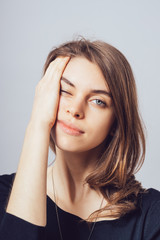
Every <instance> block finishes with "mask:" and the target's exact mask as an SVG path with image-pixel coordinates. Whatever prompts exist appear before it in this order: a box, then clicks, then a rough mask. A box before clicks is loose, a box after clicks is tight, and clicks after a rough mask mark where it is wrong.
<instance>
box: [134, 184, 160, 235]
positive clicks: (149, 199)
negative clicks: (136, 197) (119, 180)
mask: <svg viewBox="0 0 160 240" xmlns="http://www.w3.org/2000/svg"><path fill="white" fill-rule="evenodd" d="M139 203H140V204H139V207H140V209H141V213H142V219H143V223H144V224H143V227H144V239H159V238H160V191H158V190H156V189H153V188H150V189H147V191H146V192H145V193H143V194H141V195H140V201H139ZM156 237H157V238H156Z"/></svg>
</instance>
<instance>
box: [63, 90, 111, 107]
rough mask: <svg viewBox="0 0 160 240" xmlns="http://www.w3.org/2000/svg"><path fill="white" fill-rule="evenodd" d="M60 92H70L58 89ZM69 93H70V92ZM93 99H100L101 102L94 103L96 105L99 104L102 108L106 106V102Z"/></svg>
mask: <svg viewBox="0 0 160 240" xmlns="http://www.w3.org/2000/svg"><path fill="white" fill-rule="evenodd" d="M62 92H64V93H66V94H70V93H69V92H67V91H64V90H60V93H62ZM70 95H71V94H70ZM93 101H100V102H101V104H96V105H98V106H100V107H102V108H103V107H106V106H107V104H106V103H105V102H104V101H102V100H100V99H94V100H93Z"/></svg>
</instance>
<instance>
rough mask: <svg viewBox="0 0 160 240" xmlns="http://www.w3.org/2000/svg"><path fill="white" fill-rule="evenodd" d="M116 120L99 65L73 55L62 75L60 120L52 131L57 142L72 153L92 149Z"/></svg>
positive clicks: (60, 146) (104, 136)
mask: <svg viewBox="0 0 160 240" xmlns="http://www.w3.org/2000/svg"><path fill="white" fill-rule="evenodd" d="M114 119H115V117H114V109H113V104H112V98H111V96H110V90H109V88H108V85H107V83H106V81H105V79H104V77H103V75H102V73H101V70H100V68H99V67H98V66H97V65H96V64H94V63H91V62H90V61H88V60H87V59H86V58H83V57H75V58H72V59H71V60H70V61H69V63H68V64H67V66H66V68H65V70H64V72H63V75H62V78H61V93H60V100H59V107H58V113H57V120H56V123H55V125H54V127H53V128H52V130H51V135H52V137H53V139H54V142H55V145H56V146H57V147H58V148H60V149H61V150H64V151H70V152H86V151H90V150H93V149H94V148H96V147H98V146H100V145H101V144H102V142H103V141H104V140H105V139H106V137H107V135H108V133H109V131H110V128H111V126H112V124H113V122H114Z"/></svg>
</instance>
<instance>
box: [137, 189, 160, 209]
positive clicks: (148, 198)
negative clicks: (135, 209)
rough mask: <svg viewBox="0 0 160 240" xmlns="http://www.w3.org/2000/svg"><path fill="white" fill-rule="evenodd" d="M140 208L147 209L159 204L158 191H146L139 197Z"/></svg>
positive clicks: (159, 194) (159, 192) (159, 195)
mask: <svg viewBox="0 0 160 240" xmlns="http://www.w3.org/2000/svg"><path fill="white" fill-rule="evenodd" d="M139 200H140V201H139V203H140V207H143V208H149V207H151V206H152V205H154V204H156V203H160V191H159V190H156V189H154V188H149V189H147V190H146V191H145V192H144V193H142V194H140V196H139Z"/></svg>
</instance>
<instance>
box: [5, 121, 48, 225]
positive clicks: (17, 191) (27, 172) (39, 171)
mask: <svg viewBox="0 0 160 240" xmlns="http://www.w3.org/2000/svg"><path fill="white" fill-rule="evenodd" d="M49 136H50V131H49V128H47V127H44V126H41V125H40V124H38V125H36V124H34V123H31V122H30V123H29V125H28V127H27V129H26V133H25V138H24V144H23V148H22V152H21V156H20V161H19V165H18V170H17V173H16V177H15V180H14V184H13V187H12V191H11V195H10V198H9V202H8V206H7V209H6V211H7V212H8V213H11V214H13V215H16V216H18V217H20V218H22V219H24V220H26V221H29V222H31V223H33V224H36V225H40V226H45V225H46V181H47V162H48V149H49Z"/></svg>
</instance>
